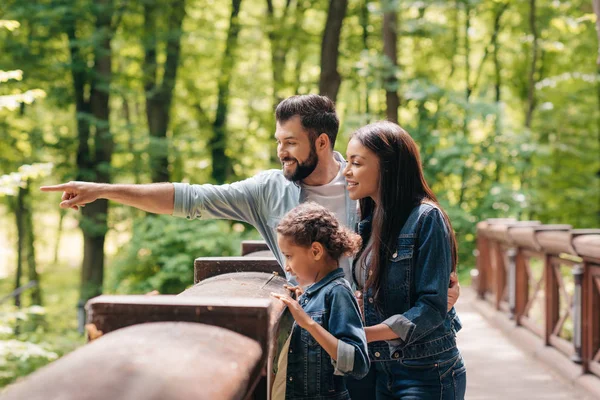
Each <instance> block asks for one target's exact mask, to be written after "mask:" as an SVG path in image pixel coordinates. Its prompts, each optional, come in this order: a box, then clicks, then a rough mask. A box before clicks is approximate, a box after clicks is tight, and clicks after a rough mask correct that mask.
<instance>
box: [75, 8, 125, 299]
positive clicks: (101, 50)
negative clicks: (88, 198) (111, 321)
mask: <svg viewBox="0 0 600 400" xmlns="http://www.w3.org/2000/svg"><path fill="white" fill-rule="evenodd" d="M93 13H94V17H95V24H94V30H95V32H94V34H95V35H97V38H98V42H97V43H98V44H97V46H96V47H95V49H94V51H93V54H92V58H93V67H92V68H91V69H88V67H87V60H88V58H89V57H88V55H87V54H84V52H83V51H82V48H81V47H80V40H79V38H78V37H77V29H76V26H77V17H76V16H75V15H74V14H73V13H70V14H68V15H66V16H65V31H66V33H67V36H68V38H69V46H70V50H71V74H72V77H73V89H74V94H75V109H76V112H77V114H76V115H77V129H78V131H77V132H78V139H79V147H78V152H77V168H78V172H77V179H78V180H94V181H96V182H110V164H111V160H112V152H113V147H114V144H113V137H112V134H111V131H110V124H109V114H110V108H109V87H110V82H111V76H112V70H111V39H112V35H113V33H114V27H113V25H112V16H113V0H99V1H97V2H96V3H95V5H94V7H93ZM87 88H89V98H86V89H87ZM90 114H91V117H92V118H90ZM90 121H92V124H90ZM92 125H93V126H92ZM91 128H93V130H92V129H91ZM92 133H93V136H91V135H92ZM90 139H92V140H90ZM90 143H92V146H90ZM107 214H108V202H107V201H106V200H98V201H95V202H93V203H90V204H88V205H87V206H86V207H84V208H83V209H82V218H81V222H80V227H81V230H82V231H83V264H82V269H81V291H80V301H86V300H87V299H89V298H91V297H93V296H97V295H99V294H100V293H102V283H103V275H104V239H105V236H106V232H107V230H108V225H107Z"/></svg>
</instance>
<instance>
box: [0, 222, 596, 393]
mask: <svg viewBox="0 0 600 400" xmlns="http://www.w3.org/2000/svg"><path fill="white" fill-rule="evenodd" d="M478 252H479V254H478V257H477V270H476V272H477V273H476V274H474V283H475V285H474V289H470V288H464V289H463V293H462V294H461V298H460V300H459V304H458V305H457V308H458V311H459V315H460V317H461V319H462V321H463V324H464V328H463V330H462V331H461V332H460V333H459V336H458V339H459V346H460V348H461V350H462V351H463V354H464V357H465V361H466V364H467V376H468V378H467V380H468V384H467V385H468V387H467V398H469V399H505V398H511V399H538V398H539V399H596V398H597V399H600V370H599V368H598V366H599V365H600V230H599V231H577V230H571V228H570V227H569V226H565V225H550V226H549V225H542V224H540V223H539V222H517V221H513V220H490V221H485V222H482V223H480V224H478ZM242 254H243V256H242V257H228V258H217V257H208V258H198V259H196V260H195V263H194V278H195V285H194V286H193V287H191V288H189V289H188V290H186V291H184V292H183V293H181V294H179V295H177V296H166V295H159V296H100V297H97V298H94V299H92V300H90V301H89V302H88V304H87V311H88V322H89V325H88V328H89V329H88V334H89V339H90V340H91V343H89V344H87V345H86V346H83V347H82V348H80V349H78V350H76V351H74V352H73V353H71V354H69V355H67V356H65V357H63V358H61V359H60V360H58V361H56V362H54V363H52V364H50V365H48V366H46V367H45V368H42V369H41V370H39V371H37V372H36V373H34V374H32V375H31V376H29V377H28V378H26V379H25V380H23V381H21V382H19V383H17V384H15V385H13V386H12V387H9V388H8V390H7V391H6V392H4V393H3V395H2V396H0V398H2V399H7V400H12V399H31V400H35V399H58V398H60V399H67V400H70V399H73V400H74V399H78V400H100V399H114V400H124V399H127V400H130V399H151V400H153V399H156V400H158V399H164V400H179V399H261V400H262V399H268V398H269V395H268V392H269V388H270V387H271V384H272V380H273V372H274V371H273V365H274V360H275V359H276V356H277V353H278V349H279V347H280V345H281V344H282V342H283V340H284V339H285V338H286V337H287V334H288V332H289V330H290V328H291V324H292V318H291V316H290V314H289V312H287V311H286V310H285V308H284V306H283V304H282V303H281V302H280V301H279V300H275V299H272V298H270V297H269V294H270V293H271V292H279V293H283V292H284V289H283V287H282V286H283V284H284V283H285V279H284V274H283V271H282V270H281V268H280V267H279V265H278V264H277V262H276V260H275V259H274V258H273V257H272V255H271V254H270V253H269V252H268V251H267V249H266V248H265V245H264V243H261V242H245V243H243V245H242Z"/></svg>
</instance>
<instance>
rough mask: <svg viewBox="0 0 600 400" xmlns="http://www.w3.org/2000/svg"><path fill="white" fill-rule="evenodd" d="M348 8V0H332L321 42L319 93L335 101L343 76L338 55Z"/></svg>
mask: <svg viewBox="0 0 600 400" xmlns="http://www.w3.org/2000/svg"><path fill="white" fill-rule="evenodd" d="M347 8H348V1H347V0H330V1H329V11H328V13H327V22H326V23H325V30H324V31H323V40H322V42H321V76H320V78H319V93H320V94H321V95H325V96H328V97H329V98H330V99H331V100H333V101H335V100H336V98H337V94H338V91H339V89H340V84H341V83H342V77H341V76H340V73H339V72H338V69H337V67H338V57H339V47H340V34H341V32H342V21H343V20H344V17H345V16H346V9H347Z"/></svg>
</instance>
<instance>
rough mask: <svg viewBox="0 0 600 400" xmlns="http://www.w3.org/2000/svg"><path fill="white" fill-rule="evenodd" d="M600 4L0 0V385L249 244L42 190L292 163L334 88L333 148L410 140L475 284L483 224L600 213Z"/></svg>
mask: <svg viewBox="0 0 600 400" xmlns="http://www.w3.org/2000/svg"><path fill="white" fill-rule="evenodd" d="M598 3H599V1H598V0H585V1H583V0H581V1H580V0H573V1H560V0H521V1H510V0H485V1H484V0H451V1H450V0H449V1H434V0H423V1H409V0H395V1H393V0H382V1H375V0H220V1H216V0H163V1H153V0H139V1H127V0H95V1H90V0H25V1H23V0H4V1H2V4H1V5H0V154H1V156H0V227H1V229H0V386H2V385H6V384H8V383H10V382H12V381H14V380H15V379H16V378H18V377H19V376H23V375H26V374H28V373H30V372H31V371H33V370H35V369H36V368H38V367H39V366H41V365H44V364H46V363H47V362H49V361H51V360H53V359H56V358H57V357H59V356H61V355H62V354H65V353H66V352H68V351H70V350H72V349H74V348H75V347H77V346H79V345H81V344H82V343H83V341H84V339H83V336H82V335H81V334H80V333H78V318H77V317H78V315H77V314H78V310H79V311H81V307H82V305H83V304H84V302H85V301H86V300H87V299H89V298H90V297H92V296H95V295H97V294H99V293H102V292H104V293H145V292H148V291H151V290H155V289H156V290H158V291H160V292H161V293H177V292H180V291H181V290H183V288H185V287H186V286H188V285H190V284H191V283H192V280H193V268H192V263H193V259H194V258H195V257H199V256H206V255H232V254H236V253H237V252H238V249H239V242H240V241H241V240H242V239H245V238H258V234H257V233H256V232H255V231H254V230H253V229H251V227H248V226H245V225H243V224H240V223H230V222H224V221H207V222H199V221H194V222H190V221H186V220H179V219H175V218H172V217H169V216H153V215H147V214H146V213H143V212H139V211H137V210H134V209H132V208H128V207H123V206H119V205H116V204H107V202H105V201H104V202H103V201H97V202H95V203H93V204H90V205H88V206H87V207H85V208H84V209H83V210H82V212H75V211H72V210H69V211H66V212H65V211H64V210H60V209H59V207H58V203H59V202H60V200H59V195H58V194H42V193H41V192H39V190H38V187H39V186H40V185H42V184H55V183H60V182H65V181H69V180H89V181H98V182H118V183H147V182H163V181H187V182H192V183H205V182H213V183H224V182H231V181H235V180H238V179H242V178H245V177H248V176H251V175H253V174H255V173H256V172H258V171H260V170H263V169H267V168H279V167H280V166H279V163H278V162H277V159H276V157H275V156H276V154H275V147H276V145H275V142H274V139H273V133H274V129H275V121H274V112H273V110H274V107H275V106H276V105H277V103H278V102H279V101H281V100H282V99H284V98H286V97H287V96H290V95H294V94H305V93H321V94H326V95H328V96H330V97H331V98H332V99H334V100H335V101H336V103H337V109H338V112H339V115H340V117H341V122H342V123H341V129H340V135H339V139H338V143H337V145H336V148H337V150H340V151H342V153H345V146H346V144H347V140H348V136H349V135H350V133H351V132H352V131H353V130H354V129H356V128H357V127H359V126H361V125H364V124H366V123H368V122H372V121H375V120H380V119H390V120H394V121H398V122H399V123H400V124H401V125H402V126H403V127H404V128H406V129H407V130H408V131H409V132H410V133H411V134H412V135H413V137H414V138H415V139H416V141H417V142H418V143H419V145H420V149H421V152H422V156H423V162H424V166H425V170H426V174H427V179H428V181H429V183H430V184H431V185H432V187H433V189H434V191H435V193H436V194H437V195H438V197H439V199H440V200H441V202H442V204H443V205H444V206H445V207H446V208H447V210H448V212H449V214H450V217H451V219H452V222H453V224H454V228H455V230H456V232H457V237H458V240H459V247H460V263H459V269H460V271H461V272H462V275H463V277H464V278H465V279H462V282H463V284H468V279H467V278H468V271H469V270H470V269H471V268H472V267H473V265H474V254H473V252H474V247H475V246H474V240H475V236H474V233H475V224H476V222H478V221H480V220H482V219H485V218H489V217H508V216H512V217H516V218H520V219H538V220H540V221H542V222H543V223H566V224H571V225H573V226H574V227H577V228H586V227H600V179H599V178H600V80H599V77H600V61H598V60H597V58H598V47H599V46H598V34H597V32H598V30H597V25H598V23H599V20H598V17H597V15H598V13H600V7H598ZM32 282H33V283H32ZM25 285H28V286H27V287H26V288H25V289H24V290H23V292H22V293H21V294H20V295H16V296H15V295H14V294H15V293H14V292H13V291H14V290H15V289H17V288H22V287H23V286H25ZM11 293H12V294H13V295H11Z"/></svg>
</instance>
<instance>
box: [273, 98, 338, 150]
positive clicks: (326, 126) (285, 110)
mask: <svg viewBox="0 0 600 400" xmlns="http://www.w3.org/2000/svg"><path fill="white" fill-rule="evenodd" d="M296 115H297V116H299V117H300V123H301V124H302V127H303V128H304V129H305V130H306V131H307V132H308V138H309V139H310V141H311V143H314V142H315V141H316V140H317V138H318V137H319V135H320V134H322V133H325V134H327V136H328V137H329V141H330V142H331V148H332V149H333V146H334V145H335V139H336V138H337V133H338V129H339V128H340V120H339V119H338V117H337V114H336V113H335V104H334V103H333V101H332V100H331V99H330V98H329V97H326V96H319V95H316V94H306V95H299V96H292V97H288V98H287V99H285V100H283V101H282V102H281V103H279V105H278V106H277V109H276V110H275V118H276V119H277V122H279V123H280V124H281V123H284V122H287V121H289V120H290V119H292V118H293V117H294V116H296Z"/></svg>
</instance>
